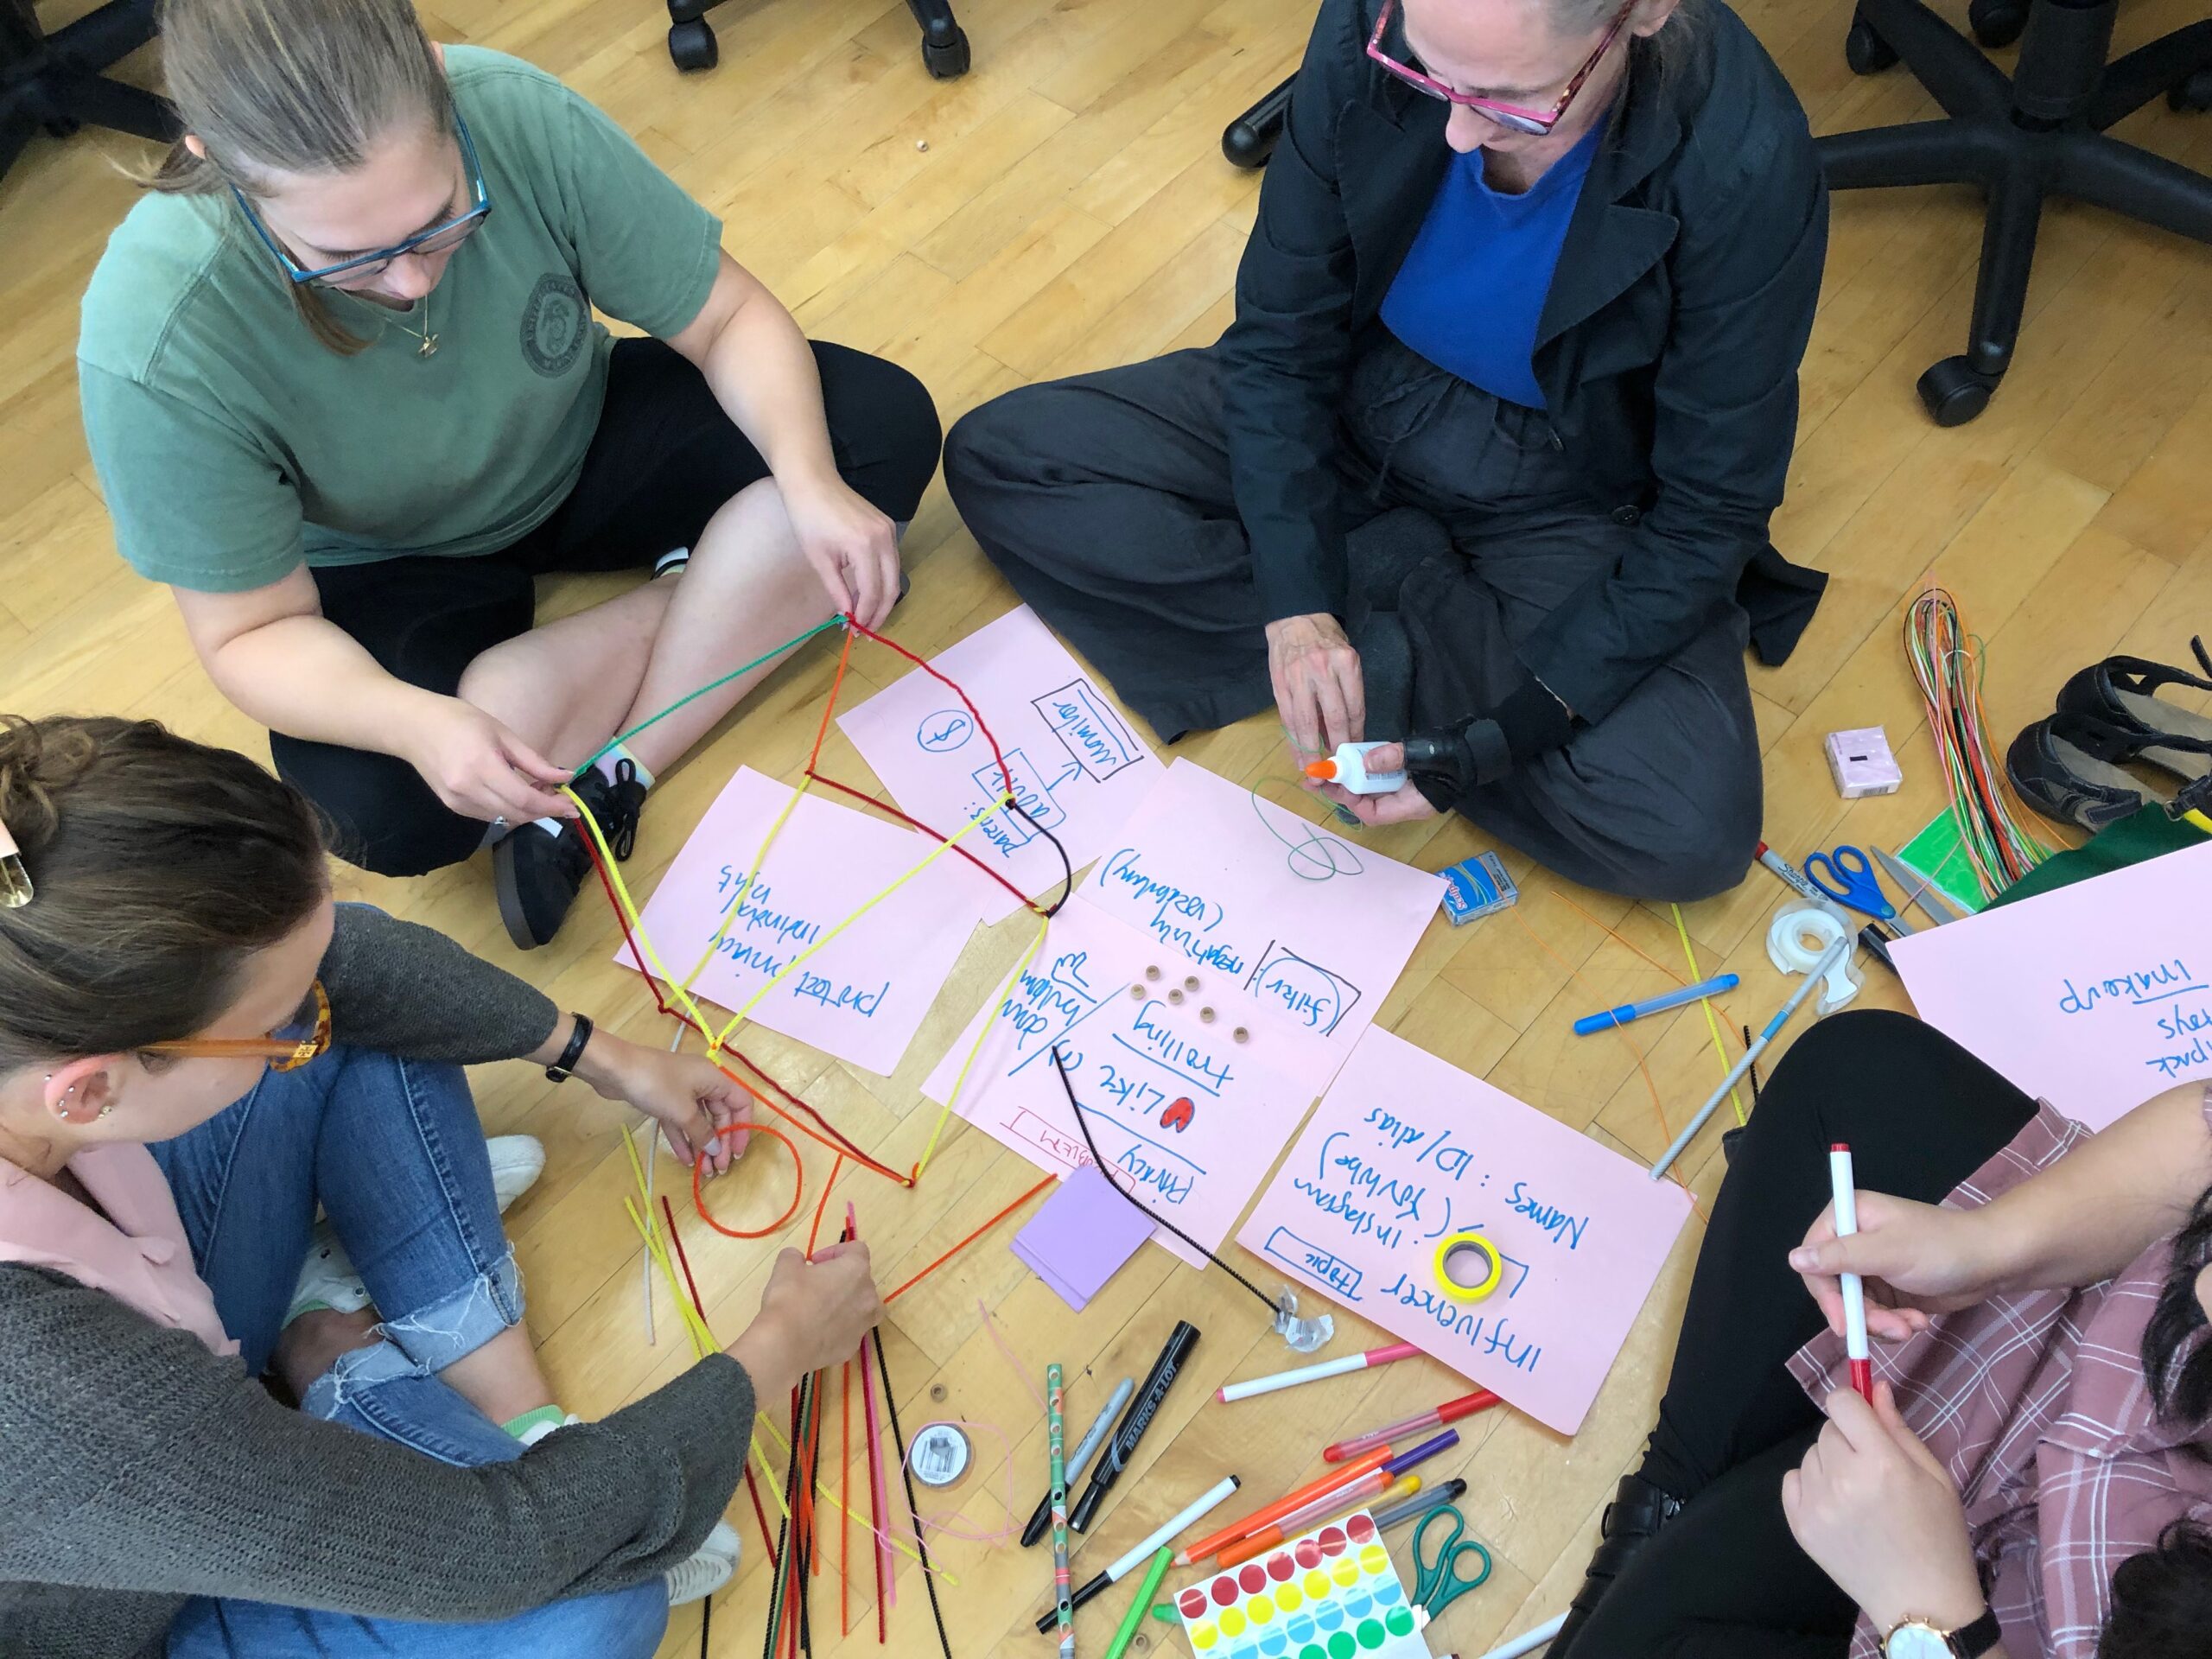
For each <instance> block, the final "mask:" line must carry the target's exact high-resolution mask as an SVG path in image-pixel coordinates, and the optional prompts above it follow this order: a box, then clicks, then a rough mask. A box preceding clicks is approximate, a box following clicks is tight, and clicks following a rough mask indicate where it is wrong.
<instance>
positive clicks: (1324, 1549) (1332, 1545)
mask: <svg viewBox="0 0 2212 1659" xmlns="http://www.w3.org/2000/svg"><path fill="white" fill-rule="evenodd" d="M1313 1541H1314V1542H1315V1543H1317V1544H1319V1545H1320V1546H1321V1553H1322V1554H1324V1555H1341V1554H1344V1529H1343V1528H1342V1527H1324V1528H1322V1529H1321V1530H1320V1531H1319V1532H1317V1533H1315V1534H1314V1535H1313Z"/></svg>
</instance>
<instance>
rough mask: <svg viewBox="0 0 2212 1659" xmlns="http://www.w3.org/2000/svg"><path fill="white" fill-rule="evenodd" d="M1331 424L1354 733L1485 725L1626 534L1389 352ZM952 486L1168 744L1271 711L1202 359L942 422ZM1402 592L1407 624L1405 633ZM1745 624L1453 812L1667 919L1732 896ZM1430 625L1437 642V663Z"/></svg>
mask: <svg viewBox="0 0 2212 1659" xmlns="http://www.w3.org/2000/svg"><path fill="white" fill-rule="evenodd" d="M1338 430H1339V435H1340V442H1339V445H1338V461H1337V464H1338V471H1339V473H1340V474H1341V475H1342V478H1343V483H1344V504H1345V510H1346V514H1347V520H1348V522H1349V523H1350V524H1351V525H1352V526H1353V528H1352V530H1351V535H1350V537H1349V541H1348V544H1347V548H1346V553H1347V557H1348V561H1349V563H1350V567H1351V595H1350V612H1349V613H1348V614H1347V615H1346V616H1345V617H1344V619H1343V620H1344V624H1345V626H1346V628H1347V630H1348V631H1349V632H1350V633H1351V639H1352V643H1353V645H1355V646H1356V647H1357V649H1358V650H1359V652H1360V658H1361V664H1362V668H1363V672H1364V675H1365V678H1366V681H1367V692H1368V708H1369V719H1368V729H1367V735H1369V736H1370V737H1376V738H1394V737H1402V736H1403V735H1405V734H1406V733H1407V731H1408V729H1409V727H1408V721H1409V720H1410V719H1412V718H1413V717H1414V715H1418V721H1417V723H1418V724H1419V725H1420V726H1421V727H1430V726H1440V725H1444V724H1447V723H1456V722H1458V721H1466V720H1469V719H1471V718H1474V717H1475V716H1477V715H1482V714H1484V713H1487V712H1488V711H1489V710H1490V709H1491V708H1493V707H1495V706H1496V704H1497V702H1498V701H1499V700H1500V699H1502V698H1503V696H1505V695H1506V694H1507V693H1508V692H1509V691H1510V690H1513V688H1514V687H1515V686H1516V684H1518V683H1519V682H1520V679H1521V677H1522V672H1523V670H1522V666H1521V664H1520V663H1519V661H1518V660H1517V658H1516V654H1515V652H1516V645H1518V644H1519V643H1520V642H1521V641H1522V640H1524V639H1527V638H1528V637H1529V635H1530V634H1532V633H1534V632H1535V630H1536V628H1537V627H1538V626H1540V625H1541V623H1542V622H1543V621H1544V620H1546V619H1547V618H1548V617H1549V616H1550V615H1551V613H1553V612H1554V610H1556V609H1557V608H1558V607H1559V606H1560V604H1562V603H1564V602H1565V601H1567V599H1568V597H1569V596H1570V595H1572V594H1574V593H1575V592H1576V591H1577V590H1578V589H1580V588H1582V587H1584V586H1585V585H1586V584H1587V583H1588V582H1592V581H1593V580H1598V579H1601V578H1602V577H1603V575H1605V573H1606V572H1607V571H1609V570H1611V569H1612V568H1614V566H1615V565H1616V564H1617V563H1618V561H1619V560H1620V558H1621V556H1623V553H1624V550H1626V548H1627V546H1628V544H1629V543H1630V540H1631V538H1632V537H1633V536H1634V534H1635V531H1634V529H1633V527H1632V526H1631V525H1630V524H1624V523H1621V522H1618V520H1616V518H1614V517H1613V516H1612V515H1611V513H1609V512H1605V510H1604V509H1603V508H1601V507H1600V506H1599V505H1598V504H1597V503H1596V502H1595V501H1593V500H1592V499H1590V498H1589V496H1588V495H1587V493H1586V491H1585V489H1584V488H1583V486H1582V484H1581V482H1580V479H1579V478H1577V477H1575V476H1574V475H1573V473H1572V471H1571V469H1570V468H1569V467H1567V465H1566V463H1565V462H1564V461H1562V460H1561V459H1560V453H1559V449H1558V447H1557V445H1556V443H1555V442H1554V438H1553V435H1552V431H1551V427H1550V423H1549V422H1548V420H1547V419H1546V418H1545V416H1543V414H1542V413H1541V411H1540V410H1530V409H1523V408H1521V407H1520V406H1518V405H1516V404H1507V403H1503V402H1501V401H1500V400H1499V399H1497V398H1496V397H1492V396H1491V395H1490V394H1489V393H1488V392H1485V391H1481V390H1480V389H1478V388H1477V387H1475V386H1472V385H1469V384H1468V383H1467V382H1465V381H1464V380H1461V379H1459V378H1458V377H1457V376H1455V375H1452V374H1451V373H1449V372H1446V371H1445V370H1443V369H1441V368H1439V367H1438V366H1437V365H1434V364H1433V363H1430V362H1428V361H1427V360H1426V359H1423V358H1421V357H1420V356H1419V355H1417V354H1416V353H1414V352H1412V351H1410V350H1408V348H1407V347H1405V346H1402V345H1401V344H1400V343H1399V342H1398V341H1397V340H1395V339H1393V338H1391V337H1390V336H1389V335H1388V334H1385V333H1382V332H1381V331H1377V333H1376V335H1375V336H1374V337H1373V338H1371V339H1370V340H1367V341H1366V342H1365V344H1364V349H1363V351H1362V353H1361V354H1360V356H1359V357H1358V359H1357V362H1356V364H1355V365H1354V367H1353V369H1352V371H1351V375H1350V377H1349V384H1348V385H1347V386H1346V388H1345V391H1344V397H1343V399H1342V401H1341V404H1340V407H1339V413H1338ZM944 475H945V485H946V487H947V488H948V489H950V492H951V493H952V499H953V500H954V502H955V503H956V504H957V505H958V507H959V508H960V512H961V515H962V517H963V518H965V519H966V520H967V523H968V527H969V529H970V530H972V531H974V532H975V535H976V540H977V541H978V542H980V543H982V548H983V550H984V552H985V553H987V554H988V555H989V556H990V558H991V561H992V563H995V564H996V565H997V566H998V568H999V569H1000V570H1001V572H1002V573H1003V574H1004V575H1005V576H1006V578H1007V581H1008V582H1011V583H1012V584H1013V586H1014V591H1015V592H1017V593H1019V594H1020V595H1021V597H1022V598H1023V599H1024V600H1026V601H1027V602H1028V603H1029V604H1030V605H1031V606H1032V607H1034V608H1035V609H1036V610H1037V612H1038V613H1039V614H1040V615H1042V616H1043V617H1044V618H1045V620H1046V621H1048V622H1050V623H1051V624H1052V626H1053V627H1054V628H1056V629H1058V631H1059V632H1061V633H1063V634H1065V636H1066V637H1067V639H1069V641H1070V642H1071V644H1073V645H1075V647H1076V649H1077V650H1078V651H1080V652H1083V654H1084V656H1085V657H1087V658H1089V659H1090V662H1091V663H1092V664H1094V665H1095V666H1096V668H1097V669H1098V670H1099V671H1100V672H1102V673H1103V674H1104V675H1105V676H1106V677H1107V678H1108V679H1109V680H1110V681H1111V682H1112V683H1113V685H1114V689H1115V690H1116V691H1118V692H1120V693H1121V695H1122V699H1123V700H1124V701H1125V702H1128V705H1129V706H1130V707H1131V708H1133V709H1135V710H1136V711H1137V713H1139V714H1140V715H1143V716H1144V717H1145V719H1146V720H1147V721H1149V722H1151V724H1152V727H1153V728H1154V730H1155V731H1157V732H1158V733H1159V734H1160V735H1161V736H1162V737H1163V738H1165V739H1167V740H1169V741H1173V739H1174V738H1176V737H1179V736H1180V735H1181V734H1183V733H1185V732H1186V731H1192V730H1197V729H1202V728H1211V727H1215V726H1223V725H1227V724H1228V723H1229V722H1230V721H1236V720H1241V719H1243V717H1244V716H1246V715H1252V714H1256V713H1258V712H1260V711H1261V710H1262V709H1269V708H1272V707H1273V706H1274V693H1273V691H1272V690H1271V689H1270V687H1269V683H1268V653H1267V640H1266V636H1265V633H1264V632H1263V625H1264V623H1265V620H1266V619H1265V618H1264V617H1263V616H1262V613H1261V606H1260V602H1259V597H1258V594H1257V591H1256V589H1255V587H1254V584H1253V579H1252V548H1251V544H1250V543H1249V540H1248V539H1247V537H1246V536H1245V533H1244V526H1243V522H1242V521H1241V520H1240V519H1239V518H1238V517H1237V514H1236V499H1235V494H1234V491H1233V489H1232V487H1231V484H1230V471H1229V453H1228V446H1227V438H1226V435H1225V431H1224V422H1223V415H1222V389H1221V375H1220V365H1219V361H1218V359H1217V358H1216V357H1215V355H1214V353H1211V352H1208V351H1193V352H1178V353H1173V355H1171V356H1167V357H1162V358H1156V359H1153V360H1152V361H1150V362H1146V363H1136V364H1132V365H1128V367H1126V368H1118V369H1109V370H1106V371H1104V372H1101V373H1097V374H1085V375H1077V376H1076V377H1075V378H1072V379H1068V380H1058V381H1052V382H1050V383H1048V384H1046V385H1034V386H1025V387H1022V388H1020V390H1018V391H1010V392H1007V393H1006V394H1005V395H1004V396H1002V397H997V398H995V399H993V400H992V401H991V402H990V403H988V404H985V405H983V406H982V408H981V409H978V410H975V411H974V412H973V413H971V414H969V415H968V416H965V417H964V418H963V419H962V420H961V421H960V422H958V423H957V424H956V425H955V426H954V427H953V429H952V433H951V435H950V438H948V440H947V441H946V444H945V454H944ZM1408 583H1411V584H1413V586H1412V588H1411V590H1410V592H1411V593H1412V594H1415V595H1419V597H1414V598H1410V599H1408V608H1409V609H1410V610H1411V611H1413V612H1414V613H1418V615H1419V617H1420V619H1421V620H1420V623H1419V625H1418V626H1412V627H1408V626H1406V625H1405V624H1403V623H1402V622H1400V621H1399V620H1398V613H1399V611H1400V601H1401V597H1402V593H1401V590H1402V589H1404V588H1407V585H1408ZM1438 593H1441V594H1442V595H1443V602H1434V601H1433V597H1432V596H1433V595H1435V594H1438ZM1746 631H1747V624H1746V622H1745V616H1744V613H1743V612H1741V611H1740V610H1738V609H1737V608H1736V607H1734V606H1732V605H1731V606H1728V607H1724V609H1723V611H1722V612H1721V613H1719V614H1718V615H1716V616H1715V617H1714V618H1713V620H1712V621H1711V622H1710V623H1709V624H1708V625H1707V626H1706V628H1705V629H1704V630H1703V631H1702V632H1700V633H1699V634H1698V635H1697V636H1696V637H1695V638H1694V639H1692V640H1691V641H1690V642H1689V643H1688V645H1685V646H1684V647H1683V648H1682V649H1681V652H1678V653H1676V655H1675V658H1673V659H1672V660H1671V661H1669V662H1667V663H1665V664H1662V665H1661V666H1660V667H1659V668H1658V669H1656V671H1653V672H1652V673H1651V674H1650V675H1649V677H1646V678H1645V680H1644V681H1643V683H1642V684H1640V685H1638V686H1637V688H1636V689H1635V690H1633V691H1631V692H1630V694H1629V696H1628V698H1627V700H1626V701H1625V702H1623V703H1622V704H1621V706H1620V707H1619V708H1618V709H1615V710H1614V711H1613V712H1612V713H1611V715H1608V716H1607V717H1606V718H1605V720H1604V721H1601V722H1599V724H1597V725H1595V726H1589V727H1585V728H1580V729H1579V730H1578V731H1577V733H1576V734H1575V736H1574V739H1573V741H1572V742H1570V743H1569V744H1568V745H1567V747H1565V748H1563V749H1560V750H1557V751H1554V753H1549V754H1545V755H1540V756H1538V757H1536V758H1535V759H1534V760H1530V761H1529V762H1527V763H1525V764H1524V765H1522V766H1520V767H1518V768H1516V771H1515V772H1513V773H1512V774H1510V776H1508V777H1506V778H1505V779H1502V780H1500V781H1499V782H1497V783H1496V784H1493V785H1489V786H1487V787H1485V788H1484V789H1481V790H1478V791H1472V792H1471V793H1470V794H1469V795H1468V796H1467V797H1466V798H1465V799H1464V800H1463V801H1462V802H1461V803H1460V810H1462V811H1464V812H1465V814H1466V815H1467V816H1468V817H1470V818H1471V819H1472V820H1473V821H1474V822H1475V823H1478V824H1480V825H1481V826H1482V827H1483V828H1484V829H1486V830H1488V831H1490V832H1491V834H1492V835H1494V836H1497V838H1498V839H1499V840H1500V841H1503V842H1505V843H1507V844H1508V845H1510V846H1512V847H1516V848H1518V849H1520V850H1521V851H1522V852H1524V853H1527V854H1528V855H1529V856H1530V857H1532V858H1535V860H1537V861H1539V862H1540V863H1542V864H1544V865H1546V866H1548V868H1552V869H1554V870H1557V871H1559V872H1560V874H1562V875H1565V876H1567V877H1569V878H1570V879H1571V880H1576V881H1580V882H1581V883H1583V884H1584V885H1586V886H1588V887H1601V888H1605V889H1606V890H1608V891H1611V892H1614V893H1630V894H1632V895H1635V896H1637V897H1639V898H1654V899H1695V898H1704V897H1707V896H1709V895H1711V894H1713V893H1719V892H1721V891H1724V890H1725V889H1726V888H1728V887H1733V886H1734V885H1735V884H1736V883H1737V882H1738V881H1740V880H1743V876H1744V871H1745V868H1747V867H1748V865H1749V864H1750V862H1751V854H1752V851H1753V849H1754V848H1755V846H1756V845H1757V843H1758V825H1759V817H1760V807H1761V790H1760V777H1759V747H1758V728H1757V727H1756V725H1755V724H1754V723H1753V720H1752V715H1751V687H1750V683H1749V682H1748V680H1747V678H1746V677H1745V667H1744V650H1745V638H1746ZM1446 632H1448V633H1449V635H1450V639H1451V644H1450V645H1449V646H1448V648H1439V649H1430V648H1429V647H1428V646H1427V643H1426V642H1427V641H1430V640H1433V639H1438V638H1440V637H1441V636H1442V635H1444V634H1445V633H1446Z"/></svg>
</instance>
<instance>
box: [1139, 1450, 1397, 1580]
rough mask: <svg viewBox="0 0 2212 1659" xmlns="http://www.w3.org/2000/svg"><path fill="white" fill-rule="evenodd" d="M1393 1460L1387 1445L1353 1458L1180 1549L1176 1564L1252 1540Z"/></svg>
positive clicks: (1180, 1565)
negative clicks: (1271, 1526) (1272, 1523)
mask: <svg viewBox="0 0 2212 1659" xmlns="http://www.w3.org/2000/svg"><path fill="white" fill-rule="evenodd" d="M1389 1459H1390V1448H1389V1446H1376V1448H1375V1449H1374V1450H1373V1451H1372V1452H1367V1453H1365V1454H1363V1456H1360V1457H1357V1458H1355V1459H1352V1460H1351V1462H1350V1463H1348V1464H1346V1465H1344V1467H1343V1468H1341V1469H1338V1470H1336V1471H1333V1472H1332V1473H1330V1474H1326V1475H1324V1476H1322V1477H1321V1478H1320V1479H1319V1480H1316V1481H1313V1482H1309V1483H1308V1484H1306V1485H1304V1486H1301V1487H1300V1488H1299V1489H1298V1490H1297V1491H1294V1492H1287V1493H1285V1494H1284V1495H1283V1496H1282V1497H1279V1498H1277V1499H1275V1501H1274V1503H1270V1504H1268V1505H1267V1506H1266V1507H1265V1508H1263V1509H1257V1510H1253V1511H1252V1513H1251V1514H1249V1515H1248V1516H1245V1517H1244V1518H1243V1520H1242V1521H1232V1522H1230V1523H1229V1525H1227V1526H1225V1527H1224V1528H1223V1529H1221V1530H1220V1531H1219V1532H1217V1533H1215V1534H1213V1535H1211V1536H1210V1537H1205V1538H1201V1539H1199V1540H1198V1542H1197V1543H1195V1544H1192V1545H1191V1546H1190V1547H1189V1548H1185V1549H1182V1550H1179V1551H1178V1552H1177V1553H1176V1555H1175V1565H1176V1566H1178V1567H1188V1566H1189V1565H1190V1564H1191V1563H1192V1561H1199V1560H1205V1558H1206V1557H1207V1556H1209V1555H1211V1554H1216V1553H1217V1551H1219V1550H1220V1549H1222V1548H1224V1546H1226V1545H1229V1544H1233V1543H1236V1541H1238V1540H1240V1539H1243V1538H1247V1537H1249V1536H1250V1535H1252V1534H1253V1533H1255V1532H1257V1531H1258V1530H1259V1529H1261V1528H1262V1527H1264V1526H1268V1525H1269V1524H1270V1523H1271V1522H1276V1521H1280V1520H1281V1519H1282V1518H1283V1516H1287V1515H1288V1514H1290V1513H1291V1512H1292V1511H1293V1510H1302V1509H1304V1508H1305V1507H1306V1505H1307V1504H1308V1503H1312V1502H1313V1500H1314V1499H1315V1498H1317V1497H1327V1496H1328V1495H1329V1494H1330V1493H1331V1492H1339V1491H1343V1490H1344V1488H1345V1487H1347V1486H1349V1485H1351V1484H1352V1483H1353V1482H1354V1481H1356V1480H1357V1479H1358V1478H1360V1477H1361V1476H1362V1475H1368V1474H1372V1473H1374V1472H1375V1471H1376V1470H1377V1469H1380V1468H1381V1467H1382V1466H1383V1465H1384V1464H1385V1463H1387V1462H1389Z"/></svg>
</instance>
